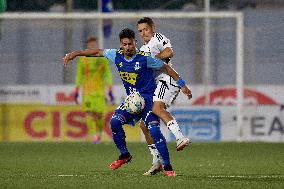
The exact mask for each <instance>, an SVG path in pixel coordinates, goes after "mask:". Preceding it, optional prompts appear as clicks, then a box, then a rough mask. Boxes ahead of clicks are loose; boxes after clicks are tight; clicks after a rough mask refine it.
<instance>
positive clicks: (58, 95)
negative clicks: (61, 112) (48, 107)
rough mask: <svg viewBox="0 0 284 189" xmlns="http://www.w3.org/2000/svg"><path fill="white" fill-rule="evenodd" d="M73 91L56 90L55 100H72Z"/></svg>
mask: <svg viewBox="0 0 284 189" xmlns="http://www.w3.org/2000/svg"><path fill="white" fill-rule="evenodd" d="M74 95H75V94H74V93H70V94H66V93H65V92H57V93H56V95H55V97H56V102H65V103H66V102H74Z"/></svg>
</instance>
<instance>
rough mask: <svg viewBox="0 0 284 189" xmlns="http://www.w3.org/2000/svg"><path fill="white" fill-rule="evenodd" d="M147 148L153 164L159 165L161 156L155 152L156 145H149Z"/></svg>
mask: <svg viewBox="0 0 284 189" xmlns="http://www.w3.org/2000/svg"><path fill="white" fill-rule="evenodd" d="M148 148H149V150H150V152H151V154H152V156H153V164H157V163H159V162H160V161H161V160H160V159H161V158H160V157H161V156H160V153H159V151H158V150H157V148H156V145H155V144H149V145H148Z"/></svg>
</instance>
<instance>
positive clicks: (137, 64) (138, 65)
mask: <svg viewBox="0 0 284 189" xmlns="http://www.w3.org/2000/svg"><path fill="white" fill-rule="evenodd" d="M140 68H141V67H140V64H139V62H136V63H135V66H134V69H135V70H139V69H140Z"/></svg>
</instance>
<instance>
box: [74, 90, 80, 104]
mask: <svg viewBox="0 0 284 189" xmlns="http://www.w3.org/2000/svg"><path fill="white" fill-rule="evenodd" d="M79 91H80V88H79V87H76V88H75V90H74V92H73V98H74V101H75V103H76V104H79V101H78V98H79Z"/></svg>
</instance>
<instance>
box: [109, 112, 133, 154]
mask: <svg viewBox="0 0 284 189" xmlns="http://www.w3.org/2000/svg"><path fill="white" fill-rule="evenodd" d="M110 126H111V130H112V138H113V141H114V143H115V145H116V147H117V148H118V149H119V151H120V155H125V154H129V152H128V150H127V147H126V141H125V133H124V130H123V128H122V123H121V120H120V119H119V115H113V117H112V118H111V121H110Z"/></svg>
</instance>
